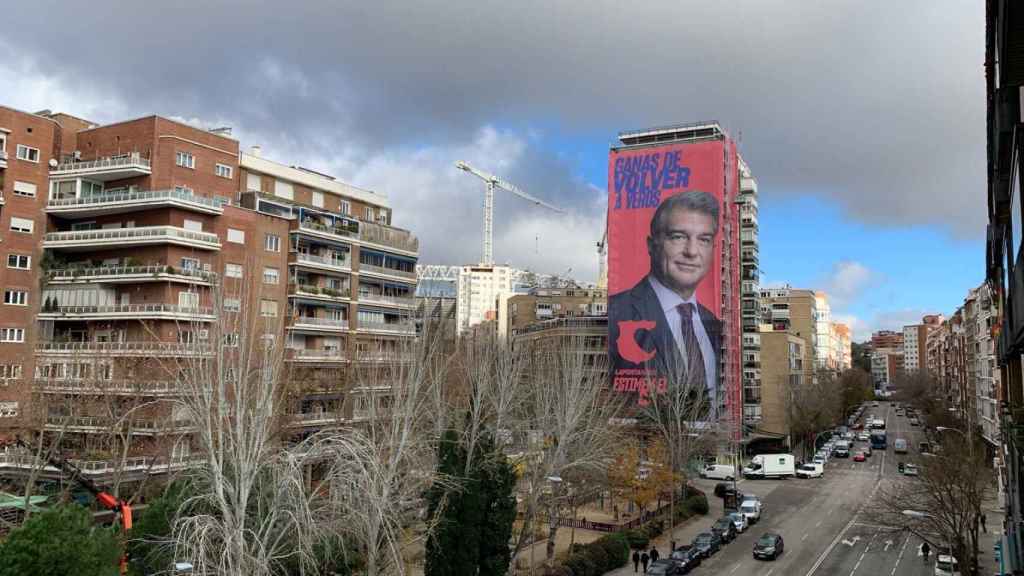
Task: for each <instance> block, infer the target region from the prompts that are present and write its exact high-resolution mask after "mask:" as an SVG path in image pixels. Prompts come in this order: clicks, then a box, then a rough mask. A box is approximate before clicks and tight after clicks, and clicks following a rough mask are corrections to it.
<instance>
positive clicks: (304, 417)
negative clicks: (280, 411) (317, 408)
mask: <svg viewBox="0 0 1024 576" xmlns="http://www.w3.org/2000/svg"><path fill="white" fill-rule="evenodd" d="M288 416H289V418H291V419H292V421H293V422H318V421H321V420H341V419H342V417H343V415H342V414H341V413H340V412H313V413H309V414H289V415H288Z"/></svg>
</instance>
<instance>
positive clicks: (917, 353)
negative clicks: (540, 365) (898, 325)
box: [903, 324, 928, 372]
mask: <svg viewBox="0 0 1024 576" xmlns="http://www.w3.org/2000/svg"><path fill="white" fill-rule="evenodd" d="M927 356H928V327H927V326H925V325H924V324H913V325H910V326H904V327H903V366H904V369H906V371H907V372H916V371H917V370H919V369H920V368H921V364H922V363H923V362H924V361H925V359H926V358H927Z"/></svg>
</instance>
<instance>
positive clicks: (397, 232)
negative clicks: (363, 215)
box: [359, 222, 420, 252]
mask: <svg viewBox="0 0 1024 576" xmlns="http://www.w3.org/2000/svg"><path fill="white" fill-rule="evenodd" d="M359 239H360V240H363V241H365V242H372V243H374V244H381V245H383V246H390V247H392V248H398V249H399V250H405V251H407V252H418V251H419V249H420V241H419V239H418V238H416V237H415V236H413V234H412V232H409V231H408V230H402V229H401V228H392V227H390V226H382V225H380V224H374V223H372V222H363V223H362V225H361V226H360V227H359Z"/></svg>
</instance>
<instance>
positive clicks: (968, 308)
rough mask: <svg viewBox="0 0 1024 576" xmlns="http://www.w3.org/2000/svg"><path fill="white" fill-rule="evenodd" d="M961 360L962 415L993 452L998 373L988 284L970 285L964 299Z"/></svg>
mask: <svg viewBox="0 0 1024 576" xmlns="http://www.w3.org/2000/svg"><path fill="white" fill-rule="evenodd" d="M963 318H964V340H965V341H964V348H965V352H964V362H965V376H966V386H965V390H964V400H965V402H964V405H963V408H964V410H965V412H964V416H965V419H966V420H967V422H968V423H970V425H971V426H972V427H975V426H976V427H978V428H979V429H980V430H981V435H982V437H983V438H985V440H986V441H987V442H988V444H989V450H990V452H991V454H992V455H995V453H996V451H997V449H998V447H999V443H1000V424H999V418H1000V413H999V403H1000V401H1001V394H1000V391H999V374H998V372H997V371H996V351H995V337H994V336H993V327H994V326H995V324H996V320H997V318H998V309H997V308H996V306H995V301H994V299H993V298H992V290H991V288H990V287H989V286H988V284H985V283H982V284H981V286H978V287H977V288H972V289H971V290H970V291H969V292H968V295H967V298H966V299H965V300H964V306H963Z"/></svg>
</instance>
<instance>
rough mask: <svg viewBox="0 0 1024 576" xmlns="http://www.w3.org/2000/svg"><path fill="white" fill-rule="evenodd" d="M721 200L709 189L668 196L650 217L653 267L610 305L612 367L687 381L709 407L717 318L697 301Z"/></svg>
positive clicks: (714, 389)
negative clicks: (638, 370)
mask: <svg viewBox="0 0 1024 576" xmlns="http://www.w3.org/2000/svg"><path fill="white" fill-rule="evenodd" d="M718 216H719V207H718V201H717V200H716V199H715V197H714V196H712V195H711V194H708V193H707V192H699V191H690V192H684V193H682V194H676V195H673V196H669V197H668V198H667V199H665V200H664V201H662V202H661V204H659V205H658V208H657V210H656V211H655V212H654V217H653V218H652V219H651V225H650V236H648V238H647V252H648V254H649V255H650V259H651V268H650V272H649V273H648V274H647V276H645V277H644V278H643V279H641V280H640V282H638V283H637V284H636V285H635V286H633V288H631V289H629V290H626V291H625V292H620V293H619V294H616V295H614V296H612V297H611V299H610V301H609V305H608V320H609V322H608V324H609V338H610V339H611V341H610V342H609V344H610V346H609V347H610V349H611V356H612V358H611V359H612V369H613V370H618V369H636V368H643V369H646V370H647V371H648V373H650V372H656V373H657V374H658V375H660V376H663V377H667V378H668V380H669V385H682V386H687V387H688V389H690V390H693V391H694V394H692V396H694V397H696V395H701V396H702V398H700V400H701V401H702V402H705V403H706V404H707V405H708V407H709V409H710V410H711V411H713V410H714V409H715V408H717V398H718V356H719V353H720V351H721V349H722V322H721V320H719V319H718V317H717V316H716V315H715V313H714V312H712V311H711V310H708V309H707V308H705V307H704V306H703V305H701V304H700V303H699V302H697V297H696V290H697V286H698V285H699V284H700V282H701V281H702V280H703V279H704V277H705V276H706V275H707V273H708V271H710V270H711V267H712V265H713V263H714V262H715V250H716V243H715V237H716V236H717V234H718V227H719V226H718V223H719V217H718Z"/></svg>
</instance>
